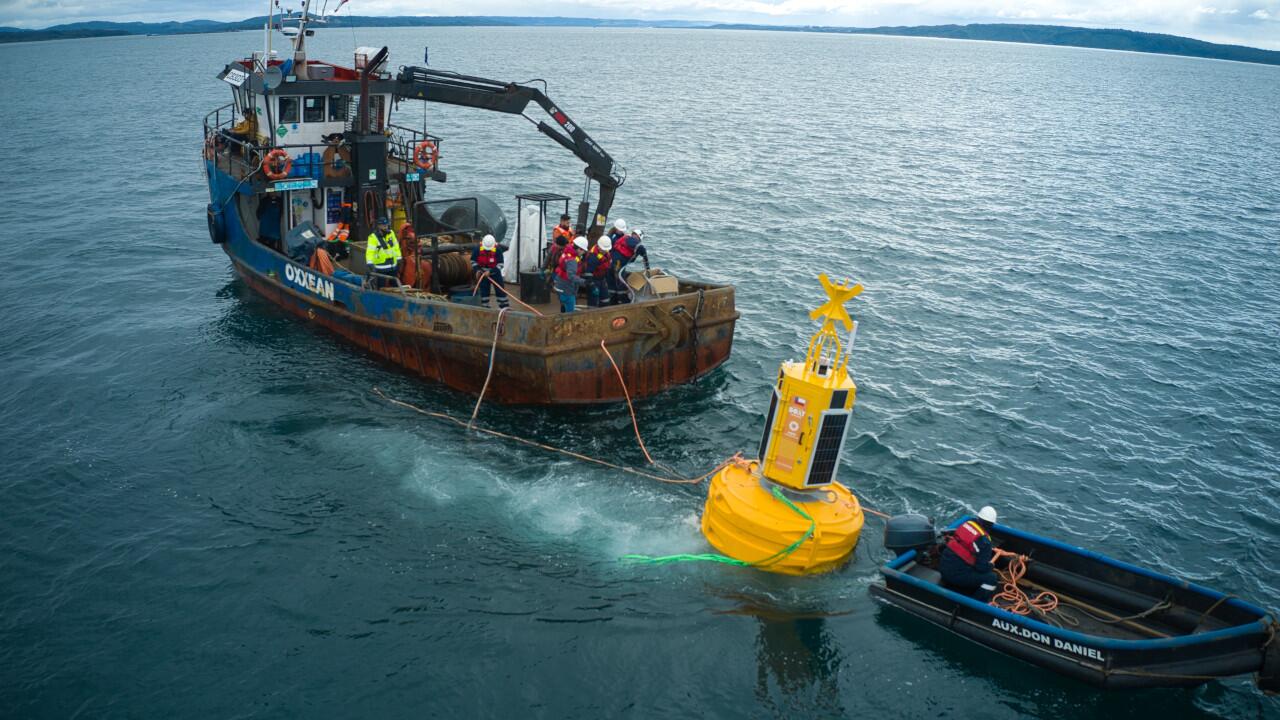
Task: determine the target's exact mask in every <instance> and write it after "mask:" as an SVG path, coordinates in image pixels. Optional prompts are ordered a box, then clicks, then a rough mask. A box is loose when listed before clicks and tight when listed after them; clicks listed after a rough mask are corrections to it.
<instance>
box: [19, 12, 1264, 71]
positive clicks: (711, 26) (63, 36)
mask: <svg viewBox="0 0 1280 720" xmlns="http://www.w3.org/2000/svg"><path fill="white" fill-rule="evenodd" d="M265 21H266V18H265V17H262V16H259V17H255V18H248V19H245V20H241V21H239V22H217V21H213V20H191V21H187V22H160V23H115V22H108V21H90V22H79V23H70V24H64V25H54V26H52V27H48V28H44V29H42V30H23V29H19V28H11V27H4V28H0V43H12V42H35V41H41V40H70V39H75V38H93V37H121V36H137V35H193V34H203V33H217V32H237V31H242V30H261V29H262V26H263V24H264V22H265ZM329 27H333V28H347V27H365V28H368V27H605V28H647V27H654V28H678V29H690V30H758V31H768V32H809V33H824V34H841V35H887V36H896V37H930V38H942V39H948V40H986V41H991V42H1011V43H1022V44H1029V45H1051V46H1058V47H1081V48H1092V49H1095V50H1125V51H1130V52H1140V53H1152V54H1157V55H1177V56H1181V57H1198V58H1206V59H1211V60H1234V61H1238V62H1249V63H1258V64H1263V65H1280V51H1278V50H1263V49H1261V48H1253V47H1248V46H1245V45H1224V44H1221V43H1211V42H1206V41H1204V40H1195V39H1192V38H1187V37H1180V36H1177V35H1163V34H1158V33H1146V32H1137V31H1134V30H1115V29H1092V28H1081V27H1070V26H1064V25H1017V24H1004V23H986V24H970V25H920V26H894V27H874V28H855V27H839V26H825V25H754V24H747V23H710V22H690V21H683V20H656V21H641V20H600V19H594V18H566V17H507V16H475V17H470V16H403V15H402V16H385V17H383V16H373V15H364V16H361V15H353V16H337V17H333V18H330V21H329Z"/></svg>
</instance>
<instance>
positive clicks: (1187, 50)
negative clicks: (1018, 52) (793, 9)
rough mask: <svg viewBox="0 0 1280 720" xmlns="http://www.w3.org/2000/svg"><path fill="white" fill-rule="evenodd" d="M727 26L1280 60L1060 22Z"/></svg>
mask: <svg viewBox="0 0 1280 720" xmlns="http://www.w3.org/2000/svg"><path fill="white" fill-rule="evenodd" d="M710 27H714V28H722V29H726V30H747V29H750V30H775V31H793V32H795V31H801V32H825V33H848V34H857V35H902V36H908V37H934V38H947V39H952V40H990V41H995V42H1017V43H1029V44H1032V45H1063V46H1069V47H1083V48H1095V49H1099V50H1128V51H1131V52H1145V53H1159V54H1162V55H1185V56H1188V57H1199V58H1213V59H1215V60H1238V61H1240V62H1254V63H1264V64H1267V65H1280V51H1276V50H1260V49H1258V48H1251V47H1246V46H1244V45H1221V44H1219V43H1211V42H1205V41H1203V40H1194V39H1192V38H1186V37H1179V36H1177V35H1161V34H1158V33H1145V32H1136V31H1134V30H1095V29H1091V28H1081V27H1067V26H1063V25H1008V24H1003V23H1000V24H986V25H921V26H916V27H876V28H845V27H818V26H810V27H785V26H777V25H712V26H710Z"/></svg>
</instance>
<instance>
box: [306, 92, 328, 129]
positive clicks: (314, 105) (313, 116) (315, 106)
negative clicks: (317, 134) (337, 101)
mask: <svg viewBox="0 0 1280 720" xmlns="http://www.w3.org/2000/svg"><path fill="white" fill-rule="evenodd" d="M302 122H309V123H315V122H324V96H323V95H308V96H307V97H304V98H303V99H302Z"/></svg>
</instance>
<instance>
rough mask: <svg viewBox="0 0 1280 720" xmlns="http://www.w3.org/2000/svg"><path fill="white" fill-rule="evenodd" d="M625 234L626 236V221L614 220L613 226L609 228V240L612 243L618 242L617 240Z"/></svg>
mask: <svg viewBox="0 0 1280 720" xmlns="http://www.w3.org/2000/svg"><path fill="white" fill-rule="evenodd" d="M626 234H627V221H626V220H623V219H622V218H618V219H617V220H614V221H613V224H612V225H610V226H609V239H610V240H612V241H613V242H618V238H620V237H622V236H623V235H626Z"/></svg>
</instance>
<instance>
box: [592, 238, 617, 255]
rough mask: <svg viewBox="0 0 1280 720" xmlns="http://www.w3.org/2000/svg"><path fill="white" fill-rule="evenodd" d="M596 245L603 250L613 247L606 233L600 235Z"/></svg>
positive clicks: (606, 250)
mask: <svg viewBox="0 0 1280 720" xmlns="http://www.w3.org/2000/svg"><path fill="white" fill-rule="evenodd" d="M596 245H597V246H599V248H600V249H601V250H603V251H605V252H609V251H610V250H612V249H613V241H612V240H610V239H609V236H608V235H601V236H600V240H599V241H598V242H597V243H596Z"/></svg>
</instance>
